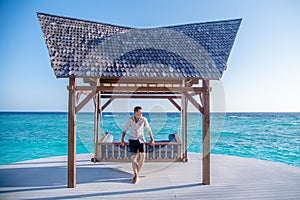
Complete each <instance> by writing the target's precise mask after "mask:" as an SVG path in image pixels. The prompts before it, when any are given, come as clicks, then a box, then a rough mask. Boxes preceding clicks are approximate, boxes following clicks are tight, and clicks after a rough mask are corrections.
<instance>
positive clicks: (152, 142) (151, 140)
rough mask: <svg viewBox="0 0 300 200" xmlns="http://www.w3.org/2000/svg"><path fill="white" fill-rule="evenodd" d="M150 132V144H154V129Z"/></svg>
mask: <svg viewBox="0 0 300 200" xmlns="http://www.w3.org/2000/svg"><path fill="white" fill-rule="evenodd" d="M148 134H149V136H150V145H151V146H154V144H155V143H154V138H153V134H152V131H149V132H148Z"/></svg>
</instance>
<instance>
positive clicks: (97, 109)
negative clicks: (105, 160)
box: [94, 92, 101, 158]
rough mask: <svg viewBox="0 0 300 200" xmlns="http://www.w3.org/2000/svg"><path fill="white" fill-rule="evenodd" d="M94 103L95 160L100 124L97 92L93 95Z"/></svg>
mask: <svg viewBox="0 0 300 200" xmlns="http://www.w3.org/2000/svg"><path fill="white" fill-rule="evenodd" d="M94 103H95V113H94V158H97V157H98V155H96V154H97V143H98V142H99V130H100V126H99V122H100V114H101V110H100V108H99V106H100V94H99V92H97V93H96V94H95V98H94Z"/></svg>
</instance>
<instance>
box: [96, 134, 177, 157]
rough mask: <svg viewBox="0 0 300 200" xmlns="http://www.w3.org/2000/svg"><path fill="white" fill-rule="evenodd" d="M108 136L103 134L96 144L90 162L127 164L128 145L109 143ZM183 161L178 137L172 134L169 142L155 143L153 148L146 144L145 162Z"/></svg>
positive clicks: (128, 155)
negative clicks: (93, 155)
mask: <svg viewBox="0 0 300 200" xmlns="http://www.w3.org/2000/svg"><path fill="white" fill-rule="evenodd" d="M109 137H110V134H105V135H104V136H103V137H102V138H101V139H100V141H99V142H98V143H97V144H96V151H95V157H94V158H92V159H91V161H92V162H129V161H131V160H130V155H131V153H130V151H129V145H128V143H126V144H125V145H124V146H122V145H121V142H115V141H109V140H108V138H109ZM180 161H183V159H182V155H181V142H180V139H179V135H178V134H177V133H173V134H170V135H169V140H160V141H159V140H158V141H155V146H150V145H149V142H146V162H180Z"/></svg>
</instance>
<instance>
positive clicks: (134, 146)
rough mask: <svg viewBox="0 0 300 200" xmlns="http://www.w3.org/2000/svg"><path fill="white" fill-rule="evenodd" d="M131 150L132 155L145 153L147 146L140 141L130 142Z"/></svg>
mask: <svg viewBox="0 0 300 200" xmlns="http://www.w3.org/2000/svg"><path fill="white" fill-rule="evenodd" d="M129 148H130V152H131V153H137V152H138V151H139V152H145V149H146V145H145V143H141V142H140V141H139V140H129Z"/></svg>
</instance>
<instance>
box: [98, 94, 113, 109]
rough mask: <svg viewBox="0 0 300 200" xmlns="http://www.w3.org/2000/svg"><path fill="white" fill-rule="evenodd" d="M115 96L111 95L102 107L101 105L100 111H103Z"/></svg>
mask: <svg viewBox="0 0 300 200" xmlns="http://www.w3.org/2000/svg"><path fill="white" fill-rule="evenodd" d="M114 99H115V98H114V97H112V98H110V99H109V100H108V101H107V102H106V103H105V104H104V105H103V106H102V107H101V111H103V110H104V109H105V108H106V107H107V106H108V105H109V104H110V103H111V102H112V101H113V100H114Z"/></svg>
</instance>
